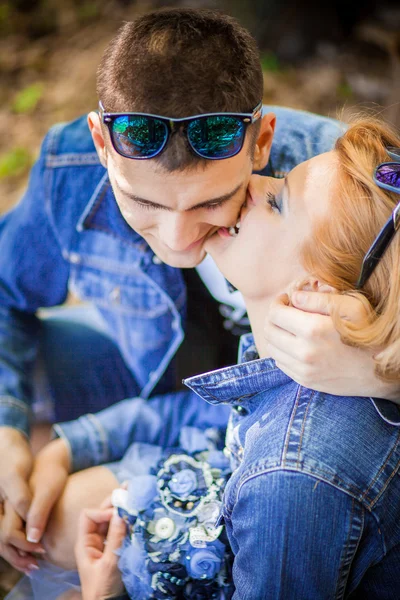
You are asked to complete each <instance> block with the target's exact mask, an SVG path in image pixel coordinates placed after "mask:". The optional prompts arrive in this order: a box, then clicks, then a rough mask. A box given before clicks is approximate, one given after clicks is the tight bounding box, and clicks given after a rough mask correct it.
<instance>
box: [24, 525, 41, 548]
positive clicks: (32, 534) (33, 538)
mask: <svg viewBox="0 0 400 600" xmlns="http://www.w3.org/2000/svg"><path fill="white" fill-rule="evenodd" d="M40 534H41V532H40V529H37V527H31V528H30V529H28V531H27V533H26V539H27V540H28V542H31V543H32V544H37V543H38V541H39V540H40Z"/></svg>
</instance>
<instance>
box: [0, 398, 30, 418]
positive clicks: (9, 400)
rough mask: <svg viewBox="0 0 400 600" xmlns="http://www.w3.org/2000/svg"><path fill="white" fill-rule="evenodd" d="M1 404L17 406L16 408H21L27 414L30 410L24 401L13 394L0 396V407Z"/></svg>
mask: <svg viewBox="0 0 400 600" xmlns="http://www.w3.org/2000/svg"><path fill="white" fill-rule="evenodd" d="M3 406H4V407H8V408H10V407H12V408H18V410H21V411H22V412H23V413H25V414H29V412H30V409H29V406H27V405H26V404H25V402H22V400H18V398H14V397H13V396H0V408H1V407H3Z"/></svg>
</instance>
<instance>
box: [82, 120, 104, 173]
mask: <svg viewBox="0 0 400 600" xmlns="http://www.w3.org/2000/svg"><path fill="white" fill-rule="evenodd" d="M87 123H88V126H89V129H90V133H91V134H92V139H93V143H94V145H95V148H96V151H97V154H98V156H99V159H100V162H101V164H102V165H103V167H104V168H105V169H106V168H107V146H106V141H105V139H104V135H103V129H102V127H101V122H100V116H99V115H98V113H97V112H94V111H92V112H90V113H89V114H88V117H87Z"/></svg>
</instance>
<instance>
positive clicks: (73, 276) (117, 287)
mask: <svg viewBox="0 0 400 600" xmlns="http://www.w3.org/2000/svg"><path fill="white" fill-rule="evenodd" d="M69 287H70V289H71V291H72V292H73V293H74V294H75V295H77V296H78V298H79V299H80V300H87V301H91V302H93V303H94V304H96V305H97V306H98V307H100V308H104V309H108V310H111V311H112V312H117V313H123V314H127V315H131V316H136V317H140V318H144V319H154V318H157V317H159V316H162V315H164V314H165V313H167V312H168V310H169V307H168V304H167V302H166V301H165V299H164V298H163V297H162V295H161V294H160V293H159V292H158V291H157V289H155V288H154V287H153V286H152V285H151V283H150V280H148V278H146V276H145V275H143V274H142V273H141V272H140V271H138V273H137V275H134V276H132V275H130V276H127V275H125V274H122V273H109V272H105V271H100V270H98V269H93V268H91V267H87V266H85V265H72V266H71V272H70V282H69Z"/></svg>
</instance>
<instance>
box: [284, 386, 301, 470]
mask: <svg viewBox="0 0 400 600" xmlns="http://www.w3.org/2000/svg"><path fill="white" fill-rule="evenodd" d="M300 391H301V387H300V386H299V387H298V389H297V392H296V399H295V403H294V406H293V409H292V413H291V415H290V421H289V426H288V428H287V432H286V436H285V443H284V447H283V455H282V464H283V466H285V465H286V459H287V452H288V447H289V442H290V431H291V428H292V425H293V421H294V419H295V415H296V412H297V408H298V405H299V397H300Z"/></svg>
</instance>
